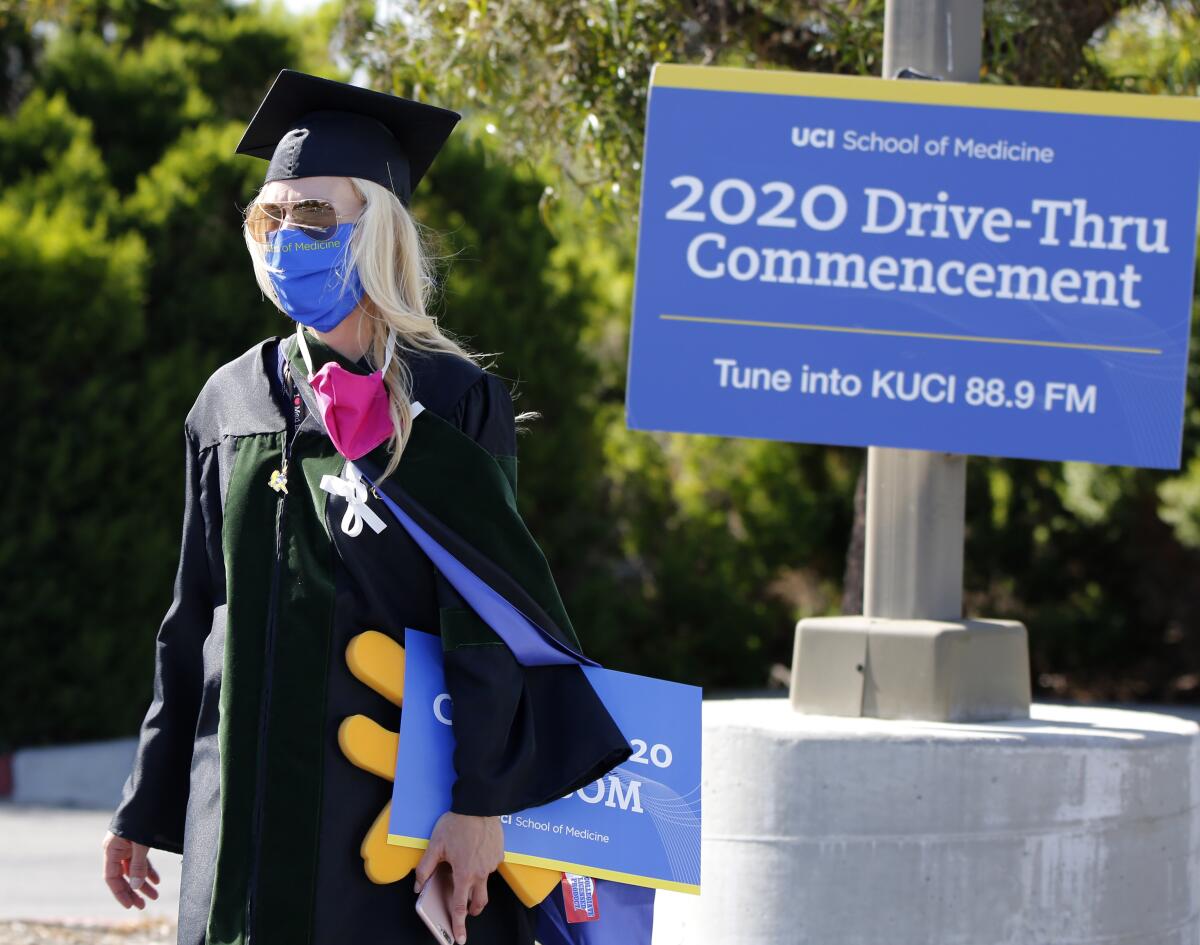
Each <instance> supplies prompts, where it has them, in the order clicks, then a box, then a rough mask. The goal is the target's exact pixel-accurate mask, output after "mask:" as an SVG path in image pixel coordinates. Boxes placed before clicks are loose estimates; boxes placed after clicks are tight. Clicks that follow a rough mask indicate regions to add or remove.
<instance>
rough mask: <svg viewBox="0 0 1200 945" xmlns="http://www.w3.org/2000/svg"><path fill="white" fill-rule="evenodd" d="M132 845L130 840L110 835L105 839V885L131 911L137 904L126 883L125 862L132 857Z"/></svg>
mask: <svg viewBox="0 0 1200 945" xmlns="http://www.w3.org/2000/svg"><path fill="white" fill-rule="evenodd" d="M130 847H131V844H130V842H129V841H128V840H125V839H123V838H122V837H118V836H116V835H115V834H113V833H109V834H107V835H106V836H105V838H104V844H103V850H104V857H103V862H104V870H103V875H104V883H105V885H106V886H108V889H109V892H111V893H112V894H113V898H114V899H116V900H117V902H119V903H120V904H121V905H122V906H123V907H124V908H126V909H129V908H131V907H132V906H133V905H134V904H135V903H134V899H135V898H136V897H135V896H134V893H133V890H132V889H130V888H129V883H128V882H126V881H125V862H126V859H127V858H128V857H129V855H130Z"/></svg>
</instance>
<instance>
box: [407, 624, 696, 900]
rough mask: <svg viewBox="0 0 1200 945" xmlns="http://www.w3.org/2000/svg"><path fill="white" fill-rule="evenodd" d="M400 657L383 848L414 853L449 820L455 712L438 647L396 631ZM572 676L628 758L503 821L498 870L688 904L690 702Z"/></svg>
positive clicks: (691, 873)
mask: <svg viewBox="0 0 1200 945" xmlns="http://www.w3.org/2000/svg"><path fill="white" fill-rule="evenodd" d="M404 652H405V670H404V712H403V714H402V716H401V721H400V750H399V752H398V754H397V757H396V780H395V786H394V791H393V795H392V812H391V820H390V822H389V824H388V842H389V843H393V844H396V845H399V846H409V847H418V848H422V849H423V848H424V847H426V846H428V840H429V835H430V833H431V832H432V831H433V826H434V824H435V823H436V822H437V819H438V817H440V816H441V815H442V813H443V812H445V811H446V810H449V808H450V792H451V788H452V787H453V784H454V777H455V774H454V759H453V753H454V734H453V730H452V720H453V711H454V710H453V705H452V703H451V701H450V697H449V695H448V694H447V693H446V684H445V673H444V670H443V668H442V642H441V639H440V638H439V637H437V636H434V635H432V634H428V633H421V632H419V631H416V630H412V629H407V630H406V631H405V634H404ZM583 672H584V673H585V674H586V675H587V677H588V681H589V682H590V683H591V684H592V687H593V688H594V689H595V690H596V694H597V695H598V696H599V697H600V699H601V701H602V702H604V704H605V706H607V707H608V709H609V711H610V712H611V713H612V716H613V721H615V722H616V723H617V725H618V727H619V728H620V729H621V732H622V733H623V734H624V735H625V736H626V738H627V739H629V742H630V745H631V746H632V747H633V749H634V752H633V755H632V756H631V757H630V759H629V760H628V761H626V762H625V763H624V764H622V765H619V766H617V767H616V768H615V769H613V770H612V771H611V772H609V773H608V774H606V775H605V776H604V777H603V778H601V779H600V780H598V781H595V782H593V783H592V784H589V785H586V786H585V787H583V788H582V789H580V790H579V791H576V792H575V793H573V794H570V795H568V796H567V797H565V798H561V799H559V800H556V801H553V802H551V803H549V804H545V805H543V806H541V807H537V808H532V809H530V810H525V811H518V812H516V813H513V814H510V815H507V816H505V817H502V818H501V824H502V825H503V828H504V851H505V852H504V858H505V859H506V860H508V861H509V862H513V863H521V864H525V865H529V866H541V867H546V868H549V869H558V870H565V871H566V872H569V873H577V874H580V875H584V876H592V877H597V878H600V879H608V880H615V881H617V882H619V883H628V884H631V885H636V886H646V887H651V888H655V889H670V890H675V891H678V892H688V893H699V892H700V747H701V745H700V703H701V690H700V689H699V688H698V687H696V686H688V685H684V684H682V683H674V682H667V681H665V680H661V679H652V678H650V677H647V676H635V675H632V674H630V673H620V672H617V671H615V670H608V669H602V668H600V667H598V666H585V667H583ZM414 771H419V772H420V777H413V776H412V772H414ZM601 909H603V906H601Z"/></svg>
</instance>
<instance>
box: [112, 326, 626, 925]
mask: <svg viewBox="0 0 1200 945" xmlns="http://www.w3.org/2000/svg"><path fill="white" fill-rule="evenodd" d="M310 344H311V350H312V354H313V358H314V360H315V362H316V367H318V368H319V367H320V365H321V364H322V363H324V362H325V361H326V360H330V359H336V360H339V361H340V362H341V363H342V364H343V365H344V366H346V367H349V368H351V369H353V370H357V371H360V372H363V373H365V372H367V371H368V370H369V368H368V367H367V365H366V364H365V362H359V363H357V364H354V363H351V362H349V361H347V360H346V359H344V358H342V357H341V356H340V355H338V354H337V353H336V352H334V351H332V349H329V348H328V347H327V346H325V345H323V344H321V343H320V342H319V341H316V340H313V341H312V342H311V343H310ZM288 355H290V356H291V362H292V364H293V365H296V364H297V359H296V357H295V355H296V352H295V339H294V338H288V339H284V340H282V341H281V340H280V339H275V338H273V339H268V340H266V341H264V342H262V343H260V344H258V345H256V346H255V347H253V348H252V349H250V350H249V351H247V352H246V353H245V354H243V355H242V356H241V357H239V358H237V359H236V360H234V361H232V362H230V363H229V364H226V365H225V366H223V367H222V368H220V369H219V370H218V371H217V372H216V373H215V374H214V375H213V376H212V377H211V378H210V379H209V381H208V383H207V384H206V385H205V387H204V389H203V391H202V392H201V394H200V396H199V397H198V399H197V401H196V404H195V405H194V407H193V408H192V410H191V411H190V412H189V414H188V418H187V422H186V424H185V432H186V437H185V440H186V453H185V458H186V500H185V510H184V523H183V540H182V547H181V554H180V561H179V569H178V573H177V576H176V583H175V594H174V600H173V602H172V604H171V607H170V609H169V611H168V612H167V614H166V617H165V618H164V620H163V622H162V625H161V627H160V629H159V632H158V637H157V654H156V660H155V672H154V697H153V702H152V704H151V706H150V709H149V711H148V712H147V714H146V718H145V721H144V723H143V725H142V729H141V734H140V739H139V745H138V751H137V757H136V761H135V764H134V769H133V771H132V773H131V775H130V777H129V780H128V782H127V784H126V786H125V790H124V796H123V799H122V801H121V804H120V806H119V808H118V809H117V811H116V813H115V815H114V817H113V820H112V827H111V829H112V830H113V832H114V833H116V834H118V835H119V836H122V837H126V838H128V839H131V840H134V841H137V842H139V843H144V844H147V845H149V846H151V847H156V848H159V849H163V850H170V851H174V852H180V853H182V854H183V879H182V889H181V896H180V909H179V938H178V941H179V943H180V945H234V943H249V942H254V943H261V945H305V943H311V945H335V943H336V945H341V943H350V942H363V943H366V942H370V943H372V945H392V943H394V945H410V943H411V945H418V943H420V945H427V943H428V940H429V932H428V931H427V930H426V929H425V927H424V926H423V925H422V924H421V923H420V921H419V920H418V919H417V917H416V915H415V912H414V909H413V906H414V903H415V896H414V893H413V883H412V879H411V876H410V877H409V878H407V879H405V880H403V881H401V882H399V883H395V884H391V885H376V884H374V883H372V882H371V881H369V880H368V879H367V878H366V876H365V874H364V872H363V864H362V860H361V858H360V854H359V846H360V843H361V841H362V839H363V837H364V835H365V834H366V832H367V830H368V828H369V827H370V825H371V823H372V821H373V820H374V818H375V817H376V816H377V815H378V813H379V812H380V810H381V809H382V808H383V806H384V805H385V804H386V802H387V801H388V799H389V797H390V793H391V785H390V783H389V782H386V781H384V780H381V779H380V778H378V777H376V776H374V775H372V774H370V773H367V772H366V771H363V770H360V769H359V768H357V767H355V766H354V765H352V764H351V763H350V762H349V761H348V760H347V759H346V758H345V757H344V756H343V755H342V753H341V751H340V750H339V748H338V743H337V732H338V727H339V725H340V724H341V722H342V720H343V719H344V718H346V717H348V716H351V715H356V714H360V715H365V716H367V717H369V718H371V719H373V720H375V721H376V722H378V723H379V724H380V725H382V726H383V727H385V728H388V729H391V730H393V731H396V730H398V725H399V712H398V711H397V709H396V708H395V707H394V706H393V705H392V704H391V703H389V702H387V701H386V700H385V699H384V698H383V697H382V696H380V695H378V694H377V693H375V692H374V691H373V690H371V689H369V688H368V687H366V686H365V685H363V684H362V683H361V682H360V681H358V680H357V679H356V678H355V677H354V676H352V675H351V673H350V671H349V670H348V668H347V666H346V663H345V660H344V653H345V649H346V646H347V644H348V643H349V641H350V639H351V638H352V637H354V636H355V635H356V634H358V633H361V632H362V631H364V630H378V631H381V632H383V633H386V634H388V635H389V636H391V637H393V638H394V639H396V640H397V641H398V642H401V643H402V642H403V633H404V628H405V627H413V628H415V629H419V630H426V631H429V632H433V633H439V632H440V633H441V634H442V636H443V642H444V646H445V649H446V652H445V662H446V676H447V686H448V688H449V689H450V695H451V697H452V699H453V700H454V707H455V708H454V730H455V736H456V740H457V743H458V745H457V748H456V752H455V767H456V770H457V775H458V777H457V781H456V783H455V786H454V793H453V800H452V805H451V809H452V810H455V811H457V812H459V813H465V814H477V815H496V814H503V813H511V812H513V811H516V810H520V809H523V808H525V807H529V806H533V805H536V804H540V803H544V802H546V801H549V800H552V799H554V798H557V797H560V796H563V795H565V794H567V793H569V792H570V791H572V790H575V789H577V788H579V787H582V786H583V785H585V784H588V783H590V782H591V781H592V780H594V779H595V778H597V777H600V776H601V775H603V774H604V773H605V772H606V771H608V770H609V769H611V768H612V767H614V766H615V765H616V764H618V763H620V762H621V761H623V760H624V759H625V758H626V757H627V756H628V755H629V751H630V749H629V746H628V744H627V743H626V741H625V739H624V737H623V736H622V735H621V733H620V731H619V730H618V729H617V728H616V726H615V724H613V722H612V719H611V717H610V716H609V715H608V713H607V712H606V711H605V709H604V707H603V705H602V704H600V702H599V700H598V699H597V698H596V697H595V693H594V692H592V690H591V688H590V686H588V684H587V683H586V679H585V677H584V676H583V674H582V672H581V671H580V670H579V668H578V667H576V666H569V667H538V668H533V669H530V668H526V667H522V666H519V665H518V664H517V663H516V661H515V660H514V659H513V658H512V655H511V653H510V651H508V650H507V648H506V647H504V646H503V644H501V643H500V642H499V640H498V638H496V637H494V636H493V635H490V631H489V629H488V628H487V627H486V625H484V624H482V622H481V621H479V620H478V618H477V617H475V615H474V614H473V613H472V612H471V611H470V610H469V608H467V607H466V605H465V604H464V603H463V601H462V599H461V598H460V597H459V596H458V595H457V594H456V593H455V591H454V590H453V588H452V587H451V586H450V585H449V583H448V582H447V581H446V580H445V579H444V578H443V577H442V575H441V574H440V573H439V572H438V571H437V570H436V569H435V568H434V566H433V565H432V564H431V562H430V561H429V559H428V558H427V557H426V556H425V555H424V553H423V552H422V551H421V550H420V549H419V548H418V546H417V545H416V544H415V542H414V541H413V540H412V539H411V538H410V537H409V535H408V534H407V533H406V532H405V531H404V530H403V528H401V527H400V525H399V523H397V522H396V521H395V520H394V519H392V518H391V517H390V515H389V513H388V512H387V510H386V508H385V507H384V506H383V504H382V503H381V502H379V500H378V499H377V498H372V499H371V500H370V505H371V507H372V508H373V509H374V510H375V511H376V512H377V514H379V515H380V517H381V518H384V519H385V520H386V521H388V522H389V525H388V527H387V528H386V529H385V530H384V531H383V532H382V533H380V534H375V533H374V532H373V531H372V530H371V529H369V528H364V529H363V530H362V532H361V534H360V535H359V536H357V537H355V538H350V537H348V536H347V535H345V534H344V533H343V531H342V529H341V528H340V522H341V519H342V515H343V512H344V511H345V508H346V504H345V500H344V499H341V498H338V497H335V496H329V495H328V494H327V493H325V492H323V491H321V490H320V489H319V482H320V479H321V477H322V475H324V474H334V475H336V474H338V473H339V472H340V471H341V469H342V466H343V463H344V460H343V459H342V458H341V457H340V456H338V455H337V453H336V452H335V451H334V449H333V446H332V443H331V442H330V440H329V437H328V436H327V435H326V433H325V431H324V428H323V426H322V424H321V421H320V417H319V413H318V412H317V411H316V410H315V401H314V399H313V397H312V391H311V388H309V386H308V384H307V382H306V381H305V380H304V377H303V374H304V372H303V370H293V371H292V372H291V374H292V377H294V382H295V384H296V387H295V389H294V390H288V389H285V388H284V385H283V379H282V378H283V375H282V372H281V370H280V368H281V365H282V363H283V361H284V360H285V357H287V356H288ZM404 356H405V357H406V358H407V360H408V364H409V366H410V368H411V370H412V371H413V375H414V379H415V389H414V399H416V400H419V401H420V402H421V403H422V404H423V405H424V406H425V408H426V409H427V410H429V411H432V412H433V413H434V414H435V415H436V418H435V419H438V420H440V421H445V422H446V423H448V424H450V426H451V427H452V428H453V429H454V430H457V431H460V432H461V433H462V434H464V435H465V436H466V437H469V438H470V440H471V441H473V442H474V443H475V444H477V445H478V446H479V447H482V448H483V449H484V450H486V451H487V454H488V455H490V456H491V457H492V458H494V459H495V460H496V463H498V464H499V466H500V467H501V468H502V469H503V470H504V475H505V476H506V477H507V478H508V480H509V481H510V483H511V486H512V488H513V491H514V492H515V483H516V436H515V430H514V424H513V406H512V401H511V398H510V396H509V393H508V390H507V388H506V386H505V384H504V383H503V382H502V381H501V380H500V379H499V378H498V377H496V376H495V375H492V374H490V373H488V372H485V371H482V370H481V369H479V368H478V367H477V366H475V365H474V364H472V363H471V362H468V361H466V360H464V359H462V358H459V357H457V356H453V355H449V354H417V353H412V352H409V353H406V354H405V355H404ZM297 395H298V396H297ZM447 429H448V428H446V427H444V426H443V427H439V430H441V431H443V434H444V431H445V430H447ZM451 435H454V434H451ZM414 439H415V436H414ZM434 441H436V438H434V440H433V441H430V442H434ZM443 442H445V441H443ZM382 450H384V447H381V448H380V449H379V450H377V451H375V453H373V454H371V455H370V456H368V457H366V458H364V459H363V460H361V461H360V465H361V466H362V468H363V469H364V471H366V472H368V474H369V475H374V476H377V475H378V474H379V472H380V471H381V467H380V459H381V455H382V454H381V451H382ZM285 454H286V455H287V456H288V467H287V469H288V475H287V481H288V491H287V494H286V495H284V494H283V493H281V492H278V491H276V490H274V489H272V488H271V487H270V485H269V480H270V476H271V473H272V472H273V471H274V470H277V469H280V468H281V464H282V461H283V458H284V456H285ZM409 461H410V456H409V454H408V453H406V454H405V457H404V459H403V460H402V463H404V462H409ZM437 461H438V457H437V456H436V455H429V454H427V455H425V456H423V457H422V456H420V455H419V453H418V452H416V451H414V454H413V457H412V462H414V463H422V464H424V465H425V466H426V467H428V469H429V473H430V474H431V475H432V476H434V477H438V475H439V471H438V470H437V468H436V466H437ZM459 465H461V464H459ZM444 472H445V476H444V479H445V481H446V482H447V484H448V485H447V486H446V488H447V489H455V488H460V489H461V490H462V493H463V494H462V495H461V497H460V496H456V495H447V496H445V498H446V499H448V500H452V501H457V500H458V499H459V498H461V500H462V501H463V502H464V503H468V504H469V503H471V502H477V501H479V498H478V496H477V495H476V494H475V493H476V492H477V490H475V489H474V488H467V487H463V486H462V485H461V484H460V485H455V482H456V481H457V480H456V479H455V471H453V470H449V469H447V470H445V471H444ZM434 481H439V482H440V481H441V480H440V479H437V478H435V480H434ZM387 485H388V484H387V483H385V486H384V487H387ZM428 494H430V493H428V492H427V495H428ZM482 494H484V493H483V492H479V495H482ZM397 495H400V493H397ZM487 501H489V502H490V501H492V500H487ZM446 508H449V506H447V507H446ZM418 511H419V510H418ZM492 511H493V509H492V508H491V507H479V508H477V509H475V510H474V514H472V515H467V516H459V517H458V518H459V519H460V522H459V525H458V533H457V534H455V533H451V532H449V531H447V532H446V533H445V534H444V536H443V537H444V538H445V539H446V540H453V541H459V542H460V547H461V548H462V549H463V551H464V553H467V554H472V555H474V551H472V549H471V547H470V543H471V537H472V536H471V535H469V534H465V535H464V534H463V532H469V531H470V528H471V526H470V524H469V523H470V522H471V521H476V520H477V521H478V522H479V523H480V527H481V528H483V529H485V530H486V529H487V528H489V518H490V515H491V512H492ZM506 514H508V513H506ZM512 514H515V512H513V513H512ZM448 517H451V516H448ZM506 521H507V522H508V526H506V527H508V528H509V531H510V532H511V524H512V523H511V518H509V519H508V520H506ZM462 522H467V523H468V524H466V525H463V524H462ZM427 524H429V525H430V527H438V523H437V522H436V520H434V519H432V518H430V519H427ZM479 537H480V538H481V546H482V545H486V544H487V540H488V539H489V535H487V534H484V533H483V532H481V533H480V536H479ZM519 537H520V536H519V535H518V538H519ZM464 540H465V543H462V542H463V541H464ZM534 547H536V546H534ZM534 558H535V559H536V558H537V553H536V552H535V553H534ZM477 560H478V563H479V566H480V568H481V570H484V571H485V572H487V571H490V572H491V575H490V576H491V577H494V578H495V579H496V580H497V581H498V582H499V583H500V584H501V586H504V587H511V588H513V589H514V590H513V591H512V592H511V593H512V594H514V595H516V600H518V601H519V602H521V603H522V604H523V605H524V606H525V608H526V609H527V610H529V611H530V612H536V613H539V614H543V615H544V614H545V613H546V612H545V611H542V610H541V609H540V608H539V607H538V604H537V602H536V601H535V600H534V597H529V598H528V599H525V598H522V597H520V596H519V595H521V594H523V593H524V591H523V590H522V588H521V587H520V586H519V585H520V580H524V581H525V582H526V584H525V586H527V587H531V586H533V587H536V585H537V583H538V579H537V578H536V577H532V578H531V577H529V574H530V573H532V572H531V571H530V569H529V568H528V567H526V569H525V570H526V573H525V574H523V575H521V576H520V580H517V581H512V580H510V575H509V574H508V573H507V572H506V571H505V562H504V561H496V560H494V559H493V560H486V559H485V558H483V557H478V558H477ZM535 563H536V562H535ZM534 570H536V568H535V569H534ZM547 587H549V590H548V591H547ZM536 595H537V592H536V590H535V595H534V596H536ZM538 599H539V600H540V601H541V602H542V603H546V602H547V601H549V602H550V603H548V604H547V608H548V610H549V611H554V610H555V602H557V596H556V592H555V591H554V590H553V587H552V583H550V582H547V581H546V580H545V579H544V577H543V579H542V587H541V596H540V597H539V598H538ZM542 622H543V625H547V624H550V625H552V624H553V620H552V619H551V618H547V619H546V620H545V621H542ZM557 622H558V625H559V626H563V625H566V626H567V630H566V631H565V632H566V633H567V634H571V633H573V631H571V630H570V628H569V622H568V621H567V619H566V617H565V612H561V613H560V614H559V615H558V618H557ZM449 637H454V639H453V641H450V640H449V639H448V638H449ZM402 776H404V775H403V773H402ZM413 776H419V773H418V772H414V773H413ZM488 895H489V904H488V906H487V908H486V909H485V910H484V912H483V914H482V915H480V916H478V917H469V918H468V924H467V929H468V936H469V939H470V941H471V942H472V945H528V943H532V941H533V924H534V919H533V912H532V910H529V909H527V908H525V907H524V906H523V905H522V904H521V903H520V902H519V901H518V900H517V899H516V897H515V896H514V895H513V893H512V892H511V891H510V890H509V888H508V886H507V884H506V883H505V882H504V881H503V880H502V879H501V878H500V876H499V874H493V875H492V877H491V879H490V881H489V888H488Z"/></svg>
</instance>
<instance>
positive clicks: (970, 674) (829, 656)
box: [791, 0, 1030, 721]
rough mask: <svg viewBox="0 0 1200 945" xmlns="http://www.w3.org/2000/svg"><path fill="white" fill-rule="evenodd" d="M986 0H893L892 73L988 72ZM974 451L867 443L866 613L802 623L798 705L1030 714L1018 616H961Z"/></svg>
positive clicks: (974, 76)
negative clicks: (983, 64) (983, 61)
mask: <svg viewBox="0 0 1200 945" xmlns="http://www.w3.org/2000/svg"><path fill="white" fill-rule="evenodd" d="M982 26H983V0H888V4H887V9H886V12H885V19H884V42H883V74H884V76H885V77H887V78H895V77H896V76H897V74H898V73H899V72H900V71H901V70H903V69H905V68H907V69H912V70H917V71H918V72H921V73H924V74H927V75H930V76H934V77H939V78H943V79H948V80H951V81H959V82H975V81H978V78H979V67H980V56H981V48H980V47H981V32H982ZM966 474H967V463H966V457H965V456H956V455H952V454H948V453H931V452H925V451H921V450H900V449H882V448H879V447H871V448H870V449H869V450H868V451H867V523H866V557H865V564H864V589H863V615H862V616H861V617H839V618H816V619H809V620H802V621H800V623H799V624H798V626H797V628H796V645H795V652H794V655H793V661H792V686H791V699H792V705H793V707H794V708H796V709H797V710H799V711H803V712H813V713H826V714H833V715H855V716H858V715H870V716H877V717H883V718H922V719H935V720H942V721H967V720H982V719H996V718H1023V717H1027V716H1028V715H1029V703H1030V683H1029V649H1028V639H1027V635H1026V632H1025V628H1024V626H1022V625H1021V624H1020V623H1017V622H1015V621H983V620H968V621H964V620H963V619H962V578H963V520H964V502H965V494H966Z"/></svg>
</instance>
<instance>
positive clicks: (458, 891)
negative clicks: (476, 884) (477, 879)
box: [450, 874, 472, 945]
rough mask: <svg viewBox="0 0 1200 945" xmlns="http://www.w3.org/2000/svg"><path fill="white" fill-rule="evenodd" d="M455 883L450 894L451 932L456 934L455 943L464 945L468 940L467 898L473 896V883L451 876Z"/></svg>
mask: <svg viewBox="0 0 1200 945" xmlns="http://www.w3.org/2000/svg"><path fill="white" fill-rule="evenodd" d="M451 879H452V881H453V885H452V892H451V894H450V931H451V932H453V933H454V941H455V942H457V943H458V945H464V943H465V942H466V940H467V898H468V897H469V896H470V894H471V888H472V883H471V881H470V880H469V879H466V878H463V879H459V878H458V877H457V876H454V875H453V874H451Z"/></svg>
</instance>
